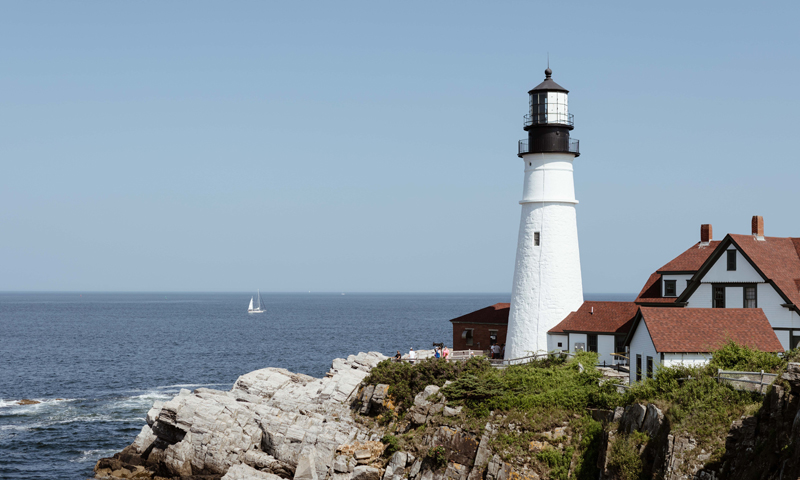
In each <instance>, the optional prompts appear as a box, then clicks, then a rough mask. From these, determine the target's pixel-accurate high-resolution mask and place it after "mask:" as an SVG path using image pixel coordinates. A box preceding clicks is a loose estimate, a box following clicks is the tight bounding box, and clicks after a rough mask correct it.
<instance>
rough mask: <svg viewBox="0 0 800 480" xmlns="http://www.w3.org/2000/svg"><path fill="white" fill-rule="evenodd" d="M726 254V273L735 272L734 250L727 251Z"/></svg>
mask: <svg viewBox="0 0 800 480" xmlns="http://www.w3.org/2000/svg"><path fill="white" fill-rule="evenodd" d="M726 253H727V254H728V271H729V272H732V271H734V270H736V250H728V251H727V252H726Z"/></svg>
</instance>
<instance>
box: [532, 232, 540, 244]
mask: <svg viewBox="0 0 800 480" xmlns="http://www.w3.org/2000/svg"><path fill="white" fill-rule="evenodd" d="M533 246H534V247H538V246H539V232H533Z"/></svg>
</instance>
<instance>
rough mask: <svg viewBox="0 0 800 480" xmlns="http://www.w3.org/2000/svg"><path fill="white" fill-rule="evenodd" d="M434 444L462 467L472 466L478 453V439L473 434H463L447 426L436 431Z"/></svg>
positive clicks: (450, 459)
mask: <svg viewBox="0 0 800 480" xmlns="http://www.w3.org/2000/svg"><path fill="white" fill-rule="evenodd" d="M433 444H434V445H441V446H443V447H444V448H445V450H446V451H447V459H448V460H449V461H452V462H455V463H459V464H461V465H472V461H473V460H474V459H475V454H476V453H477V451H478V445H479V444H480V442H478V439H477V438H475V436H474V435H472V434H471V433H466V432H462V431H461V430H460V429H454V428H451V427H447V426H441V427H439V428H438V429H436V433H434V436H433Z"/></svg>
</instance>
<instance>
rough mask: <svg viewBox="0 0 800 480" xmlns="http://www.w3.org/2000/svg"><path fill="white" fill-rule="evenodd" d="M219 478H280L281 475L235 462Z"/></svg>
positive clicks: (269, 479) (260, 479) (274, 479)
mask: <svg viewBox="0 0 800 480" xmlns="http://www.w3.org/2000/svg"><path fill="white" fill-rule="evenodd" d="M221 480H282V479H281V477H279V476H277V475H275V474H272V473H267V472H261V471H258V470H256V469H255V468H253V467H251V466H249V465H245V464H243V463H239V464H236V465H234V466H232V467H231V468H229V469H228V472H227V473H225V475H224V476H223V477H222V479H221Z"/></svg>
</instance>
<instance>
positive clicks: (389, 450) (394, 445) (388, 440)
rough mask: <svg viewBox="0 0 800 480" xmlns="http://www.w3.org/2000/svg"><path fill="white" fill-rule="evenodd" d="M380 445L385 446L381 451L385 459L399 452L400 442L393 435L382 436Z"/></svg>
mask: <svg viewBox="0 0 800 480" xmlns="http://www.w3.org/2000/svg"><path fill="white" fill-rule="evenodd" d="M381 443H383V444H384V445H386V448H385V449H384V450H383V455H384V456H385V457H387V458H391V456H392V455H394V453H395V452H397V451H398V450H400V442H399V441H398V440H397V437H395V436H394V435H389V434H387V435H384V436H383V438H381Z"/></svg>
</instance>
